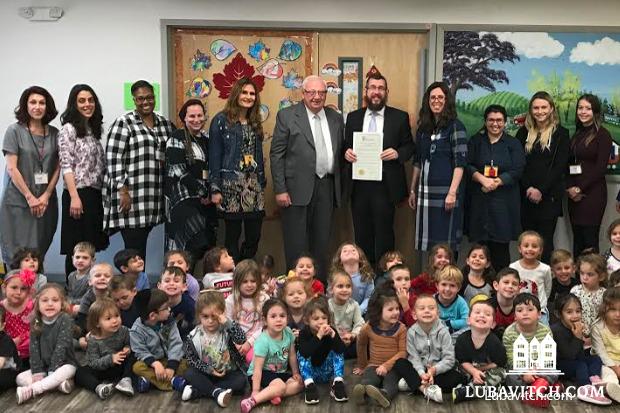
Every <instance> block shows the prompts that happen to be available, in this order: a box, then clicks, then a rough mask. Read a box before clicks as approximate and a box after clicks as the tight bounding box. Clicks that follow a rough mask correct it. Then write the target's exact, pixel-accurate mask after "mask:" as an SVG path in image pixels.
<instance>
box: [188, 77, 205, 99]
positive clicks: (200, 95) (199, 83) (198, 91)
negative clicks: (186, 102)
mask: <svg viewBox="0 0 620 413" xmlns="http://www.w3.org/2000/svg"><path fill="white" fill-rule="evenodd" d="M210 93H211V83H209V81H208V80H206V79H203V78H201V77H197V78H195V79H194V80H192V81H191V82H190V85H189V87H188V88H187V92H185V95H186V96H187V97H190V98H196V99H204V98H206V97H207V96H209V94H210Z"/></svg>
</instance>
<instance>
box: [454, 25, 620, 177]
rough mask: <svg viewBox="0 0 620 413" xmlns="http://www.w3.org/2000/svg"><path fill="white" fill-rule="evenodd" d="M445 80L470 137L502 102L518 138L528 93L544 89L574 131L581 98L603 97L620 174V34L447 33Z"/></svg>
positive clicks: (613, 168)
mask: <svg viewBox="0 0 620 413" xmlns="http://www.w3.org/2000/svg"><path fill="white" fill-rule="evenodd" d="M443 79H444V80H445V81H446V82H447V83H448V85H449V87H450V91H451V92H452V93H453V94H454V96H455V99H456V104H457V111H458V116H459V119H460V120H461V121H463V123H464V124H465V127H466V128H467V131H468V132H469V133H470V134H471V133H473V132H474V131H476V130H478V129H480V128H481V127H482V126H483V113H484V109H485V108H486V107H487V106H488V105H490V104H492V103H496V104H500V105H503V106H504V107H505V108H506V111H507V112H508V123H507V131H508V133H510V134H513V135H514V133H516V131H517V129H518V128H519V127H521V126H523V124H524V123H525V116H526V114H527V111H528V105H529V99H530V97H531V96H532V95H533V94H534V93H535V92H537V91H540V90H544V91H546V92H548V93H549V94H550V95H551V96H552V98H553V100H554V102H555V105H556V107H557V110H558V115H559V117H560V121H561V123H562V125H563V126H565V127H567V128H568V129H569V131H570V133H571V135H572V134H573V133H574V132H575V108H576V104H577V100H578V99H579V96H581V95H582V94H584V93H592V94H594V95H597V96H598V97H599V99H600V100H601V104H602V111H603V126H604V127H605V128H606V129H607V130H609V132H610V133H611V135H612V137H613V139H614V146H613V149H612V154H611V156H610V160H609V164H608V169H607V172H608V173H611V174H615V175H620V163H619V162H620V146H618V144H619V143H620V33H582V32H575V33H570V32H485V31H479V32H474V31H445V32H444V54H443Z"/></svg>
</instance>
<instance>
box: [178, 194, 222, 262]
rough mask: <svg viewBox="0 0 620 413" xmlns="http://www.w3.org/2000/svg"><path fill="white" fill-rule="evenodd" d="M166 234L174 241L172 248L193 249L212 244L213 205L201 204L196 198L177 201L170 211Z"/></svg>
mask: <svg viewBox="0 0 620 413" xmlns="http://www.w3.org/2000/svg"><path fill="white" fill-rule="evenodd" d="M166 235H167V238H168V239H169V241H173V242H174V245H173V247H174V249H180V250H185V251H194V250H206V249H207V248H210V247H212V246H214V245H215V241H216V237H217V210H216V208H215V205H209V206H206V205H203V204H201V203H200V200H199V199H197V198H190V199H186V200H184V201H181V202H179V203H178V204H176V205H175V206H174V207H173V208H172V210H171V211H170V221H169V222H167V223H166ZM169 247H171V246H170V245H169Z"/></svg>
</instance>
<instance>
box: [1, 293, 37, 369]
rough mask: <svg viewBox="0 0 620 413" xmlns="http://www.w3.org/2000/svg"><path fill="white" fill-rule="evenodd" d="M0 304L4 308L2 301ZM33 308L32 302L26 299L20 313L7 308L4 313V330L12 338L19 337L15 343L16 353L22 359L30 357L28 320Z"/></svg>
mask: <svg viewBox="0 0 620 413" xmlns="http://www.w3.org/2000/svg"><path fill="white" fill-rule="evenodd" d="M0 305H1V306H2V307H4V308H5V309H6V306H5V304H4V302H2V303H1V304H0ZM33 309H34V302H33V301H32V300H28V303H27V304H26V307H24V309H23V310H22V311H21V312H20V313H12V312H10V311H9V310H8V309H7V310H6V313H5V315H4V322H5V325H4V331H6V333H7V334H8V335H9V336H10V337H11V338H12V339H15V338H16V337H19V338H20V340H21V341H20V342H19V344H18V345H17V353H18V354H19V357H20V358H22V359H24V358H28V357H30V320H31V318H32V310H33Z"/></svg>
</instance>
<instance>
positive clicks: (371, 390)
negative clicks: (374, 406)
mask: <svg viewBox="0 0 620 413" xmlns="http://www.w3.org/2000/svg"><path fill="white" fill-rule="evenodd" d="M366 394H367V395H368V397H370V398H371V399H373V400H374V401H376V402H377V403H379V405H380V406H381V407H383V408H388V407H390V399H388V398H387V394H386V393H385V391H384V390H382V389H379V388H378V387H375V386H373V385H371V384H368V385H367V386H366Z"/></svg>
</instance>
